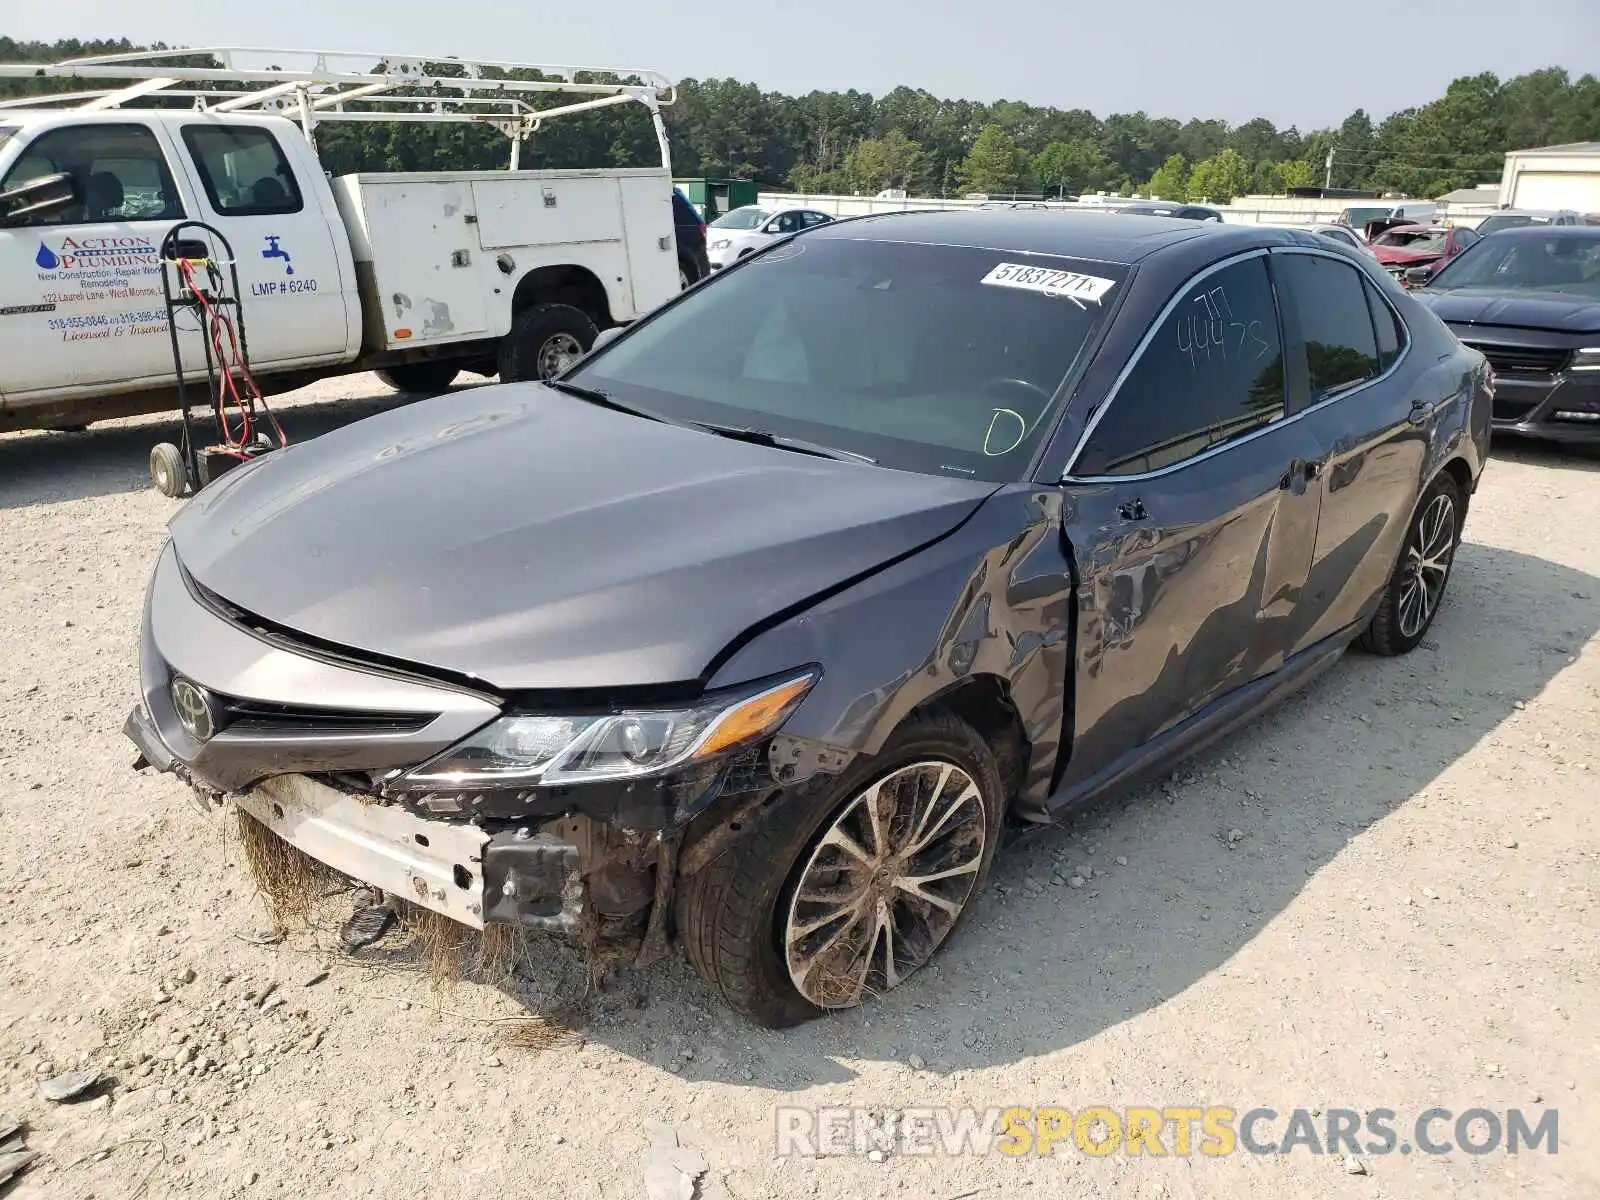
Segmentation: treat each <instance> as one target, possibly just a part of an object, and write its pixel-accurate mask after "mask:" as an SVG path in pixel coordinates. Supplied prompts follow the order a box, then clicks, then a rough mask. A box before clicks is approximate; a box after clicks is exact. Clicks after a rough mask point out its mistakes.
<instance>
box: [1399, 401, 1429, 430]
mask: <svg viewBox="0 0 1600 1200" xmlns="http://www.w3.org/2000/svg"><path fill="white" fill-rule="evenodd" d="M1433 412H1434V408H1433V405H1431V404H1428V403H1425V402H1424V401H1421V400H1416V401H1413V402H1412V405H1411V411H1410V412H1409V413H1407V414H1406V420H1407V421H1410V422H1411V424H1413V425H1426V424H1427V423H1428V422H1429V421H1430V420H1432V419H1433Z"/></svg>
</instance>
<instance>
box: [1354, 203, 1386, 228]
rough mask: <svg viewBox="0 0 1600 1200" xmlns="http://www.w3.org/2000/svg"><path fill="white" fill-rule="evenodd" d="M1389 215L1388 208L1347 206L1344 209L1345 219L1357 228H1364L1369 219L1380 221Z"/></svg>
mask: <svg viewBox="0 0 1600 1200" xmlns="http://www.w3.org/2000/svg"><path fill="white" fill-rule="evenodd" d="M1388 215H1389V210H1388V209H1387V208H1347V209H1345V210H1344V219H1345V220H1346V221H1347V222H1349V223H1350V224H1351V225H1353V226H1354V227H1355V228H1357V229H1361V228H1363V227H1364V226H1365V225H1366V224H1367V222H1368V221H1379V220H1382V219H1383V218H1384V217H1387V216H1388Z"/></svg>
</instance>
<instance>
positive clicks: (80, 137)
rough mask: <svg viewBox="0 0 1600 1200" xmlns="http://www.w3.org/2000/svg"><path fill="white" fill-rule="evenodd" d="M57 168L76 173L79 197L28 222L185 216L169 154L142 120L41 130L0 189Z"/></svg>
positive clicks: (77, 222) (174, 218)
mask: <svg viewBox="0 0 1600 1200" xmlns="http://www.w3.org/2000/svg"><path fill="white" fill-rule="evenodd" d="M57 174H66V175H70V176H71V177H72V181H73V185H74V187H75V190H76V193H77V200H76V201H75V202H74V203H72V204H67V205H63V206H61V207H59V208H53V209H49V210H47V211H44V212H41V213H39V214H37V215H36V216H34V217H33V219H32V220H30V221H29V222H28V224H30V225H81V224H84V223H86V222H90V221H177V220H181V219H182V218H183V205H182V204H181V203H180V202H179V200H178V189H177V187H176V186H175V185H174V184H173V182H172V173H171V171H169V170H168V168H167V160H166V156H165V155H163V154H162V152H161V145H160V143H159V142H157V141H156V138H155V134H153V133H151V132H150V130H149V129H147V128H146V127H145V126H143V125H69V126H66V127H64V128H60V129H52V130H50V131H49V132H47V133H43V134H41V135H40V136H39V137H38V138H36V139H35V140H34V141H33V142H32V143H31V144H30V145H29V146H27V147H26V148H25V149H24V150H23V152H22V154H21V155H20V156H19V157H18V158H17V161H16V162H14V163H12V164H11V169H10V170H9V171H7V172H6V177H5V178H4V179H3V180H0V191H5V190H7V189H9V188H14V187H20V186H21V185H22V184H24V183H27V182H28V181H29V180H33V179H40V178H43V177H45V176H49V175H57Z"/></svg>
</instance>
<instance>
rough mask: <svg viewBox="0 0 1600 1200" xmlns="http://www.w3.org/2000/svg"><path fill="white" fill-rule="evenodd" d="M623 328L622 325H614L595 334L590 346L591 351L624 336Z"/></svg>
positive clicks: (591, 352)
mask: <svg viewBox="0 0 1600 1200" xmlns="http://www.w3.org/2000/svg"><path fill="white" fill-rule="evenodd" d="M623 328H624V327H623V326H621V325H613V326H612V327H611V328H610V329H602V330H601V331H600V332H599V333H598V334H597V335H596V336H595V339H594V343H593V344H592V345H591V346H590V347H589V353H590V354H593V353H594V352H595V351H596V350H598V349H600V347H601V346H604V345H606V344H608V343H610V342H614V341H616V340H617V339H618V338H619V337H621V336H622V331H623Z"/></svg>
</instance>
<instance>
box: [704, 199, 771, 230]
mask: <svg viewBox="0 0 1600 1200" xmlns="http://www.w3.org/2000/svg"><path fill="white" fill-rule="evenodd" d="M771 215H772V214H771V213H770V212H768V211H767V210H766V209H764V208H758V207H756V206H755V205H754V204H747V205H745V206H744V207H743V208H736V209H734V210H733V211H732V212H730V213H723V214H722V216H720V217H718V218H717V219H716V220H715V221H713V222H711V228H713V229H754V228H755V227H756V226H757V225H760V224H761V223H762V222H763V221H765V220H766V219H767V218H768V217H770V216H771Z"/></svg>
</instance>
